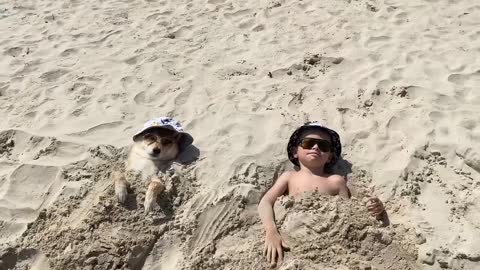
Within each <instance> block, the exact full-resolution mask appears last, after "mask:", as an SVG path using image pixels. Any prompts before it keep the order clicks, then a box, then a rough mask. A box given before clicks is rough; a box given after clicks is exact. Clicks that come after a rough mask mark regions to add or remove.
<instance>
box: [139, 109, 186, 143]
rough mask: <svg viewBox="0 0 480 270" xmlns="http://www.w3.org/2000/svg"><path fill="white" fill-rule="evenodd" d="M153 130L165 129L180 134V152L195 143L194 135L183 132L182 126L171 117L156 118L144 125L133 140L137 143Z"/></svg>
mask: <svg viewBox="0 0 480 270" xmlns="http://www.w3.org/2000/svg"><path fill="white" fill-rule="evenodd" d="M152 129H165V130H170V131H173V132H174V133H178V134H180V137H179V139H178V146H179V148H180V150H183V149H185V148H187V147H188V146H189V145H191V144H192V143H193V137H192V135H190V134H188V133H187V132H185V131H183V127H182V125H180V123H179V122H177V121H175V120H174V119H172V118H169V117H159V118H155V119H151V120H149V121H147V122H146V123H145V124H144V125H143V128H142V129H141V130H139V131H138V132H137V133H135V135H133V140H134V141H137V140H138V139H139V138H140V137H141V136H142V134H144V133H145V132H147V131H149V130H152Z"/></svg>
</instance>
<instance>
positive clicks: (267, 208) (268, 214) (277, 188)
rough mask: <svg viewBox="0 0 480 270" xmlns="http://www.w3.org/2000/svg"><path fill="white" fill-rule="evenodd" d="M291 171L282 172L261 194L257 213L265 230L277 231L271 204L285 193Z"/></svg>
mask: <svg viewBox="0 0 480 270" xmlns="http://www.w3.org/2000/svg"><path fill="white" fill-rule="evenodd" d="M291 174H292V172H284V173H283V174H282V175H281V176H280V177H279V178H278V179H277V181H276V182H275V184H273V186H272V187H271V188H270V189H269V190H268V191H267V193H265V195H263V198H262V199H261V200H260V203H259V204H258V214H259V215H260V219H261V220H262V224H263V228H264V229H265V231H266V232H267V233H268V232H271V231H277V226H276V225H275V219H274V213H273V205H274V204H275V201H276V200H277V198H278V197H280V196H281V195H282V194H284V193H285V191H286V190H287V188H288V180H289V179H290V176H291Z"/></svg>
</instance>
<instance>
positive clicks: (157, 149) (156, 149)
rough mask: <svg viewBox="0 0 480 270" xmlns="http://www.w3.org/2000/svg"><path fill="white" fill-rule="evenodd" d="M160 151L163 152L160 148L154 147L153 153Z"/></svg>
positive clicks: (156, 153)
mask: <svg viewBox="0 0 480 270" xmlns="http://www.w3.org/2000/svg"><path fill="white" fill-rule="evenodd" d="M160 152H161V150H160V149H159V148H154V149H153V153H154V154H155V155H158V154H160Z"/></svg>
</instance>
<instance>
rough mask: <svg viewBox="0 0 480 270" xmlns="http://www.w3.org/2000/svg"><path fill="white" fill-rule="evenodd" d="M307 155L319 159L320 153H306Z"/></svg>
mask: <svg viewBox="0 0 480 270" xmlns="http://www.w3.org/2000/svg"><path fill="white" fill-rule="evenodd" d="M307 155H313V156H317V157H319V156H320V153H318V152H308V153H307Z"/></svg>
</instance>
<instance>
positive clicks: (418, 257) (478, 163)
mask: <svg viewBox="0 0 480 270" xmlns="http://www.w3.org/2000/svg"><path fill="white" fill-rule="evenodd" d="M479 17H480V5H479V3H478V0H456V1H445V0H426V1H418V0H356V1H353V0H352V1H350V0H323V1H317V0H301V1H300V0H268V1H256V0H241V1H231V0H203V1H190V0H178V1H172V0H129V1H113V0H104V1H96V0H84V1H76V0H68V1H67V0H66V1H51V0H41V1H40V0H39V1H34V0H24V1H0V36H1V37H2V39H1V40H0V117H1V119H2V121H0V246H1V248H0V250H1V251H0V269H1V270H3V269H9V270H10V269H25V268H29V269H37V270H38V269H50V268H56V269H75V268H78V269H88V268H90V269H91V268H93V269H111V268H115V267H117V268H125V269H169V270H170V269H182V268H183V269H205V268H215V269H217V268H219V269H239V268H240V269H248V268H249V267H250V268H253V269H259V268H260V269H261V268H263V267H267V265H266V264H265V261H264V260H263V258H261V256H260V253H261V248H262V245H263V232H262V230H261V226H260V222H259V220H258V217H257V213H256V203H257V202H258V201H259V199H260V197H261V195H262V193H263V192H264V191H265V190H266V189H267V188H269V187H270V186H271V184H272V182H273V181H274V180H275V179H276V178H277V177H278V175H279V174H281V173H282V172H283V171H285V170H287V169H290V168H289V167H288V166H289V165H288V164H289V163H288V160H287V157H286V153H285V148H286V144H287V140H288V137H289V136H290V134H291V132H292V131H293V129H294V128H295V127H297V126H299V125H300V124H302V123H303V122H305V121H307V120H318V121H321V122H322V123H323V124H325V125H327V126H329V127H331V128H333V129H335V130H337V131H338V132H339V134H340V136H341V138H342V145H343V158H344V160H342V161H341V163H340V164H339V167H338V168H337V169H338V171H339V172H341V173H342V174H344V175H348V177H349V184H350V185H351V186H352V188H353V191H354V194H355V197H356V198H357V199H356V200H352V201H342V200H337V199H327V198H323V197H318V196H315V195H314V197H313V198H315V199H314V201H311V200H309V199H307V198H303V199H301V200H299V201H293V203H292V200H291V199H285V200H284V201H283V206H282V204H280V203H279V205H278V206H277V208H278V211H279V212H282V213H283V214H282V215H279V216H278V218H279V225H280V226H281V229H282V232H283V233H284V234H285V237H289V239H290V241H291V242H292V245H293V247H292V250H291V251H290V252H288V253H287V256H286V262H285V265H283V266H281V267H284V268H286V269H288V268H305V269H308V268H315V266H316V265H322V267H324V268H325V269H327V268H328V267H330V268H334V269H336V268H340V267H343V268H362V267H363V268H367V269H368V267H371V268H378V269H382V268H383V269H389V268H392V267H397V266H404V267H405V268H408V267H413V268H418V269H426V270H438V269H440V268H442V269H443V268H450V269H465V270H467V269H468V270H470V269H473V270H476V269H480V241H477V239H478V235H480V223H479V220H480V214H479V213H480V191H479V190H480V189H479V187H480V150H479V149H480V148H479V147H478V145H480V136H479V134H480V125H479V124H478V123H479V118H478V115H479V113H480V95H479V91H478V85H479V82H480V81H479V78H480V72H479V70H480V58H479V57H478V52H479V50H480V44H479V43H478V42H477V41H478V40H479V38H480V32H479V31H478V18H479ZM159 116H171V117H173V118H175V119H176V120H178V121H179V122H180V123H182V125H183V126H184V127H185V129H186V130H187V131H188V132H189V133H191V134H192V136H193V137H194V138H195V142H194V145H195V147H196V148H197V149H196V150H197V152H198V153H197V154H196V155H194V157H195V158H192V159H195V160H196V161H195V162H194V163H190V164H189V165H179V166H176V167H175V172H174V173H173V174H172V177H174V179H176V180H174V183H175V189H172V191H171V192H169V193H166V194H164V196H161V197H160V198H159V201H158V203H159V205H160V206H159V207H158V209H156V210H155V211H154V212H153V213H152V214H151V215H147V216H145V215H144V213H143V210H142V206H141V201H142V199H143V196H144V192H145V187H144V186H142V185H141V184H136V185H133V186H132V190H131V193H130V194H131V195H130V197H129V201H128V204H127V207H121V206H119V205H117V203H116V201H115V200H114V199H113V193H112V192H113V191H112V187H111V183H110V180H109V175H110V173H111V172H112V171H114V170H119V169H121V166H120V164H121V163H122V162H123V159H124V155H125V147H126V146H128V145H129V144H130V143H131V137H132V135H133V134H134V133H135V132H136V131H137V130H138V129H139V128H140V127H141V126H142V124H143V123H144V122H145V121H147V120H148V119H151V118H154V117H159ZM188 158H190V157H188ZM187 164H188V162H187ZM372 194H373V195H375V196H379V197H380V198H381V199H382V200H383V201H384V202H385V204H386V207H387V211H388V213H389V217H390V223H391V225H390V226H389V227H385V228H384V227H381V226H380V225H378V224H377V223H375V222H374V221H372V220H370V219H369V218H367V217H366V216H365V215H364V214H365V213H364V209H362V207H361V206H360V205H361V202H362V200H363V198H364V197H365V196H368V195H372ZM317 201H318V203H317ZM282 209H283V210H282ZM346 209H349V210H346ZM349 211H350V212H349ZM320 217H322V218H320ZM309 239H310V240H312V239H313V240H312V241H309ZM368 246H370V247H371V248H367V247H368ZM415 252H417V254H415ZM392 254H395V256H394V255H392ZM316 255H318V256H316ZM320 255H321V256H320ZM389 263H391V265H390V264H389ZM412 265H413V266H412Z"/></svg>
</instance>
